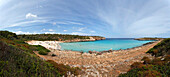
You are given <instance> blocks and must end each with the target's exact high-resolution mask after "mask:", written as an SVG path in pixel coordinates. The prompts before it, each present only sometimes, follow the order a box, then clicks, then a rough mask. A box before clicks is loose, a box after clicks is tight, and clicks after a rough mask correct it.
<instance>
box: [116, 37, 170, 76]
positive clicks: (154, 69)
mask: <svg viewBox="0 0 170 77" xmlns="http://www.w3.org/2000/svg"><path fill="white" fill-rule="evenodd" d="M147 53H150V54H152V56H155V58H154V59H149V58H148V57H144V58H143V59H142V61H143V63H141V62H135V63H134V64H132V65H131V69H130V70H129V71H128V72H127V73H125V74H121V75H119V77H156V76H157V77H170V63H169V61H170V38H167V39H164V40H163V41H162V42H161V43H158V44H157V45H156V46H154V47H153V48H151V49H150V50H149V51H148V52H147Z"/></svg>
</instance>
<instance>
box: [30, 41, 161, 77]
mask: <svg viewBox="0 0 170 77" xmlns="http://www.w3.org/2000/svg"><path fill="white" fill-rule="evenodd" d="M159 42H160V41H155V42H154V43H151V44H147V45H144V46H139V47H135V48H130V49H126V50H114V51H113V52H106V53H103V54H101V55H96V54H95V53H93V54H90V53H80V52H76V51H61V50H58V48H56V47H55V46H51V44H48V43H46V45H42V46H47V47H46V48H48V49H50V50H51V51H52V52H50V53H49V54H48V55H39V54H38V51H34V52H35V54H37V55H38V56H39V57H41V58H42V59H44V60H54V61H55V62H57V63H62V64H66V65H69V66H71V67H79V68H81V69H82V71H83V72H84V73H83V74H82V75H80V76H79V77H84V76H85V77H116V76H118V75H119V74H120V73H125V72H127V71H128V70H129V69H130V65H131V64H133V63H134V62H140V61H141V59H142V58H143V57H144V56H147V57H149V58H152V56H151V55H150V54H146V53H145V52H146V51H148V50H149V49H150V48H152V47H153V46H155V45H156V44H157V43H159ZM36 43H37V42H36ZM38 43H40V42H38ZM51 43H54V44H55V45H56V43H57V47H58V44H59V43H60V42H54V41H53V42H51ZM29 44H35V43H29ZM50 46H51V47H50ZM53 47H54V48H53ZM55 48H56V49H55ZM52 54H56V56H54V57H52V56H51V55H52ZM70 76H71V75H70Z"/></svg>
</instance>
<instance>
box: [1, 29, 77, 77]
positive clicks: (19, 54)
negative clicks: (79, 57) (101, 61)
mask: <svg viewBox="0 0 170 77" xmlns="http://www.w3.org/2000/svg"><path fill="white" fill-rule="evenodd" d="M33 51H39V53H40V54H42V55H46V54H48V52H50V51H49V50H48V49H46V48H44V47H42V46H39V45H28V44H27V43H25V42H24V40H23V39H21V38H20V37H18V36H17V35H16V34H15V33H12V32H8V31H0V77H32V76H33V77H60V76H63V75H65V76H66V73H67V71H70V72H71V73H72V74H75V75H78V74H79V72H80V69H78V68H71V67H69V66H66V65H62V64H57V63H56V62H52V61H43V60H41V59H40V58H39V57H38V56H36V55H35V54H34V53H33Z"/></svg>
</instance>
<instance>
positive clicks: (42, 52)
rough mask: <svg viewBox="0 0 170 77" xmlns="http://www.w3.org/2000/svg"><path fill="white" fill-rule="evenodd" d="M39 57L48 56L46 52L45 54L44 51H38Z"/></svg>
mask: <svg viewBox="0 0 170 77" xmlns="http://www.w3.org/2000/svg"><path fill="white" fill-rule="evenodd" d="M38 53H39V54H40V55H47V54H48V52H45V51H39V52H38Z"/></svg>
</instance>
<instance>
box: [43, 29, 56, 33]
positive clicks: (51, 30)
mask: <svg viewBox="0 0 170 77" xmlns="http://www.w3.org/2000/svg"><path fill="white" fill-rule="evenodd" d="M41 31H50V32H54V31H55V30H53V29H42V30H41Z"/></svg>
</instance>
